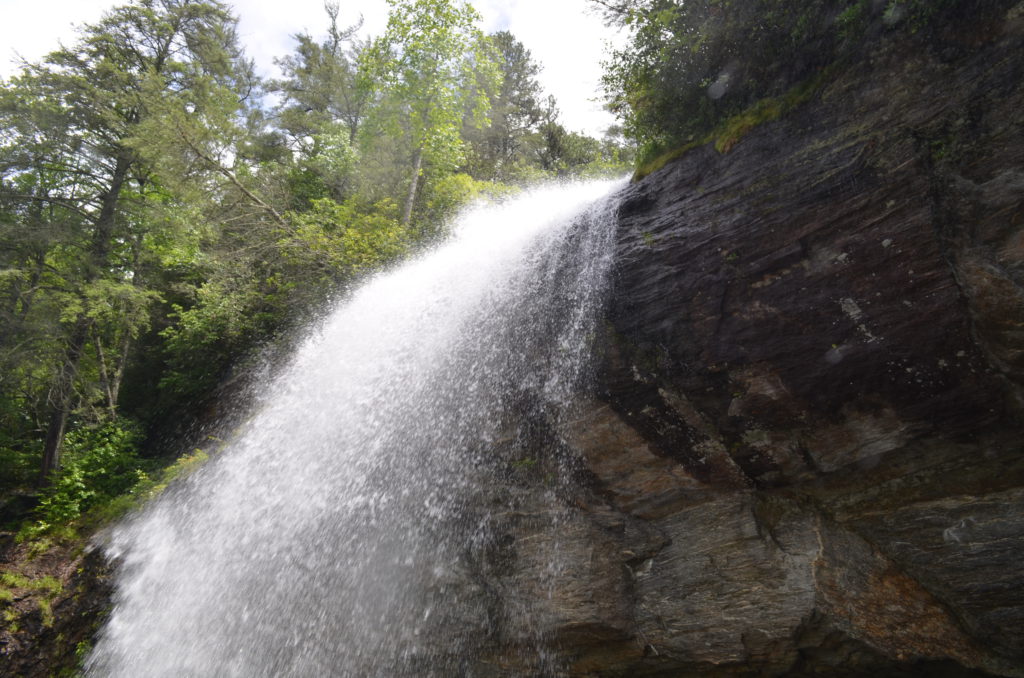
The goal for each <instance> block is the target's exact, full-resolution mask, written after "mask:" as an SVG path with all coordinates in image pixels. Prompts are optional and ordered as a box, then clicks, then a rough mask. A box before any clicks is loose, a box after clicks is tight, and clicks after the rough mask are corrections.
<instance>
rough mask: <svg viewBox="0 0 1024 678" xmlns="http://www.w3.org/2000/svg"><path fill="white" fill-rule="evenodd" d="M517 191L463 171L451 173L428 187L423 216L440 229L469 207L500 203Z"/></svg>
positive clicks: (506, 185) (514, 188)
mask: <svg viewBox="0 0 1024 678" xmlns="http://www.w3.org/2000/svg"><path fill="white" fill-rule="evenodd" d="M517 190H518V189H517V188H516V187H514V186H511V185H509V184H503V183H500V182H496V181H481V180H479V179H474V178H473V177H471V176H469V175H468V174H464V173H461V172H460V173H458V174H450V175H448V176H445V177H442V178H441V179H438V180H437V181H433V182H431V183H429V184H428V185H427V189H426V191H425V195H424V198H425V199H424V203H425V207H424V211H423V216H424V218H425V219H426V220H427V221H428V222H429V223H431V224H437V225H438V227H439V228H440V227H441V226H443V225H444V224H446V223H447V222H449V221H450V220H451V219H452V218H453V217H455V216H456V215H457V214H458V213H459V211H460V210H462V209H463V208H464V207H466V206H467V205H470V204H472V203H474V202H493V201H499V200H501V199H503V198H505V197H507V196H509V195H512V194H513V193H515V192H516V191H517Z"/></svg>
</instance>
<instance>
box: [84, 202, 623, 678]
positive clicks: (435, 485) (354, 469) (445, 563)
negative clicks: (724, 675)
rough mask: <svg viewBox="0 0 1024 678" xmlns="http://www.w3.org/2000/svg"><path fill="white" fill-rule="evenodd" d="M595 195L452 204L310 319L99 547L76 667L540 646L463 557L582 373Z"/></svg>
mask: <svg viewBox="0 0 1024 678" xmlns="http://www.w3.org/2000/svg"><path fill="white" fill-rule="evenodd" d="M613 187H614V185H613V184H612V183H610V182H594V183H581V184H573V185H568V186H562V187H553V188H546V189H540V190H537V191H533V192H531V193H529V194H526V195H524V196H522V197H521V198H518V199H515V200H512V201H509V202H508V203H506V204H504V205H500V206H492V207H486V208H480V209H476V210H473V211H470V212H469V213H467V214H465V215H464V216H463V217H462V218H461V220H460V221H459V223H458V224H457V226H456V228H455V234H454V236H453V238H452V239H451V241H450V242H448V243H447V244H445V245H443V246H441V247H438V248H437V249H435V250H433V251H431V252H428V253H427V254H425V255H423V256H421V257H420V258H418V259H416V260H413V261H411V262H409V263H407V264H406V265H404V266H402V267H401V268H398V269H397V270H394V271H391V272H389V273H386V274H381V275H379V276H378V277H376V278H374V279H372V280H370V281H369V282H368V283H367V284H365V285H364V286H363V287H362V288H361V289H360V290H358V291H357V292H356V293H355V294H354V295H353V296H352V298H351V299H349V300H348V301H346V302H345V303H344V304H342V305H340V306H339V307H338V308H336V309H335V310H334V311H333V312H332V313H331V314H329V315H328V316H327V317H326V318H325V319H324V320H323V321H322V322H321V323H320V324H319V325H318V327H317V328H316V330H315V331H314V332H312V333H311V335H310V336H309V337H308V338H307V339H306V340H305V341H304V342H303V344H302V345H301V347H300V348H299V349H298V351H297V353H296V355H295V356H294V357H293V358H292V360H291V363H290V364H289V365H288V367H287V368H286V369H284V370H282V372H281V374H280V375H279V376H278V377H276V378H275V379H274V380H273V382H272V383H270V384H268V385H266V387H265V390H264V395H263V396H262V397H261V405H260V406H259V407H258V408H257V409H256V411H255V413H254V414H253V415H252V416H251V417H250V418H249V419H248V420H247V423H246V424H245V425H244V426H243V427H242V429H241V430H240V431H239V432H238V434H237V436H236V438H235V439H234V440H233V441H232V442H230V443H229V444H228V445H227V447H226V448H225V449H224V451H222V452H221V453H220V454H218V455H217V457H216V458H215V459H214V460H213V461H211V462H210V463H209V464H207V466H206V467H205V468H203V469H201V470H200V471H199V472H198V473H196V474H194V475H193V476H192V477H190V478H189V479H188V480H187V481H185V482H183V483H181V484H180V485H179V486H178V487H176V488H173V489H172V491H170V492H169V493H168V494H167V495H166V496H164V497H163V498H161V499H160V500H158V501H157V502H155V503H154V504H153V505H152V506H150V507H149V508H148V509H147V510H146V511H145V512H143V513H142V514H141V515H139V516H137V517H136V518H135V519H133V520H131V521H130V522H128V523H127V524H126V525H124V526H122V527H120V528H119V529H118V530H117V531H116V532H115V534H114V535H113V536H112V538H111V542H110V545H109V546H108V549H109V551H110V553H111V555H112V556H113V557H114V558H115V559H116V560H117V562H118V563H119V572H118V576H117V587H116V593H115V606H114V609H113V612H112V614H111V616H110V618H109V620H108V622H107V624H106V626H105V627H104V629H103V630H102V632H101V634H100V639H99V641H98V642H97V645H96V647H95V649H94V651H93V652H92V654H91V655H90V657H89V659H88V661H87V666H86V671H87V674H88V675H90V676H125V677H131V678H137V677H139V676H168V677H169V676H175V677H179V676H239V677H242V676H244V677H246V678H250V677H254V676H430V675H436V676H453V675H474V673H478V671H476V670H474V669H473V668H472V667H473V666H474V663H473V662H474V658H473V655H474V653H479V652H481V651H482V648H484V647H485V646H487V643H488V642H491V639H493V637H494V635H495V632H496V631H495V629H496V627H497V626H501V627H503V628H504V629H505V632H506V635H508V634H509V633H513V634H518V636H517V637H520V638H525V639H526V647H527V651H530V647H529V646H530V642H531V639H533V640H534V641H536V645H537V647H536V648H535V650H536V652H537V653H538V655H540V654H542V649H541V647H540V646H541V645H542V635H543V629H542V628H540V627H539V626H538V624H537V622H536V620H535V619H532V618H531V611H530V604H529V602H528V601H527V602H526V603H516V604H511V603H505V604H503V603H502V602H501V601H500V600H496V595H497V594H496V593H495V592H494V590H493V587H491V586H489V584H488V583H487V581H486V580H485V578H484V577H483V576H482V575H481V572H480V567H479V566H478V563H479V562H480V561H481V559H482V558H484V555H481V554H486V553H487V552H489V551H493V548H494V542H495V539H496V535H495V534H494V533H493V532H494V531H493V529H492V525H493V520H492V517H491V515H490V513H491V512H493V511H495V510H500V509H501V508H502V507H501V506H495V504H500V503H501V500H500V499H496V497H500V496H501V495H500V494H495V493H494V492H493V491H492V490H493V489H494V488H495V487H498V486H501V485H502V483H506V484H507V482H508V478H509V476H510V474H513V475H514V470H515V469H517V468H522V467H525V466H528V465H531V464H533V463H536V460H535V458H534V457H532V456H525V455H527V454H530V455H535V454H537V453H535V452H524V451H523V450H527V449H528V447H529V444H530V443H529V440H528V438H529V437H530V434H529V432H530V431H531V430H534V429H536V426H537V425H540V424H537V422H545V421H548V422H549V421H552V420H556V419H557V418H558V417H559V416H562V415H563V413H564V412H565V411H566V408H567V407H568V406H569V405H570V404H571V403H572V400H573V396H574V394H575V393H577V391H578V389H579V388H580V387H581V385H582V384H583V383H584V382H585V375H586V368H587V362H588V355H589V351H590V344H591V343H592V341H593V337H594V329H595V319H596V316H597V309H598V306H599V304H600V302H601V298H602V290H603V287H604V284H605V282H604V281H605V279H606V273H607V269H608V267H609V260H610V256H611V254H610V252H611V247H610V244H611V239H612V235H613V226H612V219H611V216H610V213H611V211H612V210H613V204H612V201H611V200H610V199H609V198H603V199H602V196H605V195H606V194H608V193H609V191H610V190H611V189H612V188H613ZM531 422H532V423H531ZM517 450H518V451H517ZM517 455H519V456H517ZM510 469H511V470H510ZM558 475H559V473H558V469H557V468H555V469H554V471H553V472H551V473H547V474H546V475H545V477H544V478H543V479H542V480H538V482H540V483H541V484H542V485H544V487H547V488H552V489H550V490H544V491H551V492H555V491H557V489H556V488H557V486H558V484H559V482H560V479H559V478H558V477H557V476H558ZM538 477H539V474H538ZM542 489H543V488H542ZM552 550H553V551H557V548H556V547H553V548H552ZM551 557H552V564H551V567H552V568H557V554H556V553H552V556H551ZM510 628H511V629H512V630H511V632H510V631H509V629H510ZM538 661H540V660H538ZM535 665H538V666H539V665H540V664H537V663H536V662H535Z"/></svg>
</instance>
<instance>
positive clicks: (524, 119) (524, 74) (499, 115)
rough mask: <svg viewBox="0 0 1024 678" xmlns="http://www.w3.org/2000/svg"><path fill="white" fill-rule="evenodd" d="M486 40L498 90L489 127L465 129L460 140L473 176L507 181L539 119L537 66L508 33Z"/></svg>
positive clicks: (503, 32) (491, 36) (538, 68)
mask: <svg viewBox="0 0 1024 678" xmlns="http://www.w3.org/2000/svg"><path fill="white" fill-rule="evenodd" d="M488 39H489V40H490V42H491V44H492V45H493V47H494V50H495V52H496V54H497V56H498V66H499V68H500V69H501V75H502V78H501V88H500V90H498V92H497V94H496V95H495V96H494V97H493V99H492V101H491V113H490V120H491V122H490V124H489V125H488V126H487V127H485V128H483V129H482V130H476V129H475V128H473V127H472V126H467V128H466V130H465V131H464V132H463V136H465V137H466V138H467V139H469V140H470V142H471V144H472V146H473V152H474V156H475V157H474V158H473V163H472V164H471V165H470V167H471V169H472V170H473V174H475V175H477V176H478V177H480V178H499V179H503V180H507V179H509V178H511V177H512V175H513V173H514V169H515V167H516V165H517V164H518V163H519V162H521V161H522V160H524V145H525V142H526V140H527V138H528V137H529V135H530V133H531V132H533V131H535V130H536V128H537V125H538V124H539V123H540V122H541V119H542V117H543V111H542V109H541V90H540V86H539V85H538V84H537V75H538V74H539V73H540V65H539V64H537V63H536V62H535V61H534V60H533V58H532V57H531V55H530V50H528V49H526V48H525V47H524V46H523V44H522V43H521V42H519V41H518V40H516V38H515V36H513V35H512V34H511V33H509V32H508V31H500V32H498V33H494V34H492V35H490V36H488Z"/></svg>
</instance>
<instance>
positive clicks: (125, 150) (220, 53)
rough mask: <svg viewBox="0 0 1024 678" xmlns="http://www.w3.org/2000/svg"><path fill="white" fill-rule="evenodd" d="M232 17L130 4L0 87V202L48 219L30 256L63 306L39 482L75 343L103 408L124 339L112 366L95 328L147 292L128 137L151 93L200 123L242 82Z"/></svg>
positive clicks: (186, 3)
mask: <svg viewBox="0 0 1024 678" xmlns="http://www.w3.org/2000/svg"><path fill="white" fill-rule="evenodd" d="M234 26H235V19H234V18H233V17H232V16H231V14H230V13H229V12H228V10H227V8H226V6H225V5H224V4H222V3H220V2H218V1H217V0H137V1H136V2H133V3H132V4H128V5H125V6H122V7H118V8H115V9H113V10H111V11H110V12H109V13H107V14H106V15H105V16H104V17H103V18H102V19H101V20H100V21H99V22H98V23H96V24H94V25H87V26H85V27H84V28H83V29H82V37H81V38H80V39H79V41H78V42H77V43H76V44H75V45H73V46H72V47H67V48H62V49H60V50H58V51H56V52H53V53H51V54H50V55H48V56H47V57H46V59H45V61H44V62H43V63H40V64H35V65H28V66H26V67H25V68H24V70H23V72H22V73H21V74H20V75H19V76H17V77H15V78H13V79H12V80H11V82H10V83H8V86H7V87H6V88H5V89H4V90H3V93H2V94H0V139H3V141H4V147H3V149H2V161H3V164H2V171H3V184H2V196H0V197H2V199H3V201H4V204H5V206H6V207H7V209H8V210H9V214H12V215H13V219H14V220H15V221H16V222H18V223H19V224H22V225H24V226H28V225H29V224H31V223H33V221H37V220H38V219H40V218H47V220H48V222H47V223H48V224H49V226H50V227H52V229H54V235H53V237H52V238H50V239H48V240H47V242H46V244H45V245H42V247H43V248H45V250H46V254H45V255H44V256H43V257H42V261H43V262H44V267H43V269H44V272H45V273H47V274H49V275H52V276H53V277H55V278H56V279H59V284H56V285H55V287H54V289H53V294H52V295H51V296H52V297H53V299H54V300H57V301H59V302H60V305H61V306H62V307H63V309H62V313H61V315H60V320H61V323H60V328H59V329H60V333H59V335H58V337H57V338H56V339H57V341H56V343H58V344H60V346H61V348H60V349H59V350H58V351H56V354H57V355H56V357H53V358H52V365H51V367H50V374H51V376H50V387H49V389H48V395H47V410H48V413H47V414H46V416H45V419H46V422H45V428H46V434H45V440H44V445H43V461H42V474H43V476H44V477H46V476H48V475H49V474H50V473H51V472H52V471H53V470H55V469H56V468H58V467H59V465H60V449H61V442H62V440H63V437H64V432H65V428H66V426H67V422H68V417H69V415H70V413H71V410H72V408H73V405H74V401H75V388H76V379H79V378H80V377H81V376H82V375H81V374H79V372H80V367H82V366H83V365H84V364H85V362H84V361H85V359H86V355H87V349H89V348H90V347H91V348H92V349H93V350H92V351H91V353H92V354H95V360H96V364H95V373H96V375H97V376H96V379H95V380H94V381H99V382H102V388H101V389H100V390H101V391H103V392H104V393H105V396H106V398H105V399H106V400H107V403H106V405H107V408H108V409H109V410H110V411H111V412H113V411H114V410H115V407H116V391H117V384H118V383H119V381H118V380H119V375H120V374H121V373H123V367H124V361H125V360H126V359H127V348H125V347H124V337H123V336H122V337H121V340H120V341H115V342H114V343H115V344H116V345H117V346H118V347H119V348H118V349H117V350H116V352H117V353H119V355H117V356H116V360H117V362H118V367H117V368H116V369H111V367H112V364H111V363H110V360H111V359H113V358H115V356H113V355H111V354H112V353H113V351H112V348H113V345H112V343H111V341H112V340H115V339H116V336H115V335H116V333H113V334H112V333H111V332H110V331H108V330H109V328H110V327H112V326H115V325H117V326H119V327H121V328H122V330H123V331H125V332H127V336H128V337H129V338H130V337H131V336H132V335H133V334H136V333H137V332H138V331H139V328H140V327H141V325H142V324H143V323H144V322H145V318H146V309H147V307H148V305H149V304H150V303H151V302H152V301H153V299H154V297H155V292H154V291H153V290H147V289H146V287H145V281H144V272H143V270H142V269H141V265H142V259H143V258H144V251H143V250H144V249H145V247H146V246H147V239H148V237H149V233H148V228H149V227H150V226H151V223H150V222H149V221H147V218H146V214H145V203H146V200H147V198H148V196H149V195H151V194H152V193H153V192H154V191H155V190H156V189H157V187H158V183H157V180H156V178H155V177H154V176H153V173H152V167H151V166H150V164H149V163H147V162H146V160H145V159H144V157H143V156H142V155H141V154H140V153H139V152H138V149H136V148H135V147H134V146H133V140H135V139H136V138H137V133H138V130H139V126H140V125H141V124H143V123H145V122H146V121H147V120H148V119H150V117H151V116H153V115H155V114H156V111H158V110H160V107H161V100H162V99H163V98H164V97H183V96H187V97H188V98H190V99H191V100H192V101H193V102H194V103H195V104H196V106H197V107H198V108H197V111H198V115H197V119H198V120H202V119H203V116H202V112H203V111H204V110H206V109H207V108H208V107H207V105H206V104H207V103H208V102H207V98H206V97H205V96H204V93H205V92H209V91H211V90H212V89H216V88H217V87H219V88H222V89H223V88H227V89H229V90H232V91H238V90H241V89H242V88H243V87H244V86H245V82H244V81H245V79H246V77H247V75H248V72H247V70H246V69H245V68H244V67H241V66H240V65H241V64H242V62H241V60H240V52H239V49H238V47H237V44H236V39H235V33H234ZM214 86H216V87H214ZM237 96H238V95H237V94H236V99H237ZM209 108H212V106H210V107H209ZM29 251H30V248H29V249H26V250H25V252H29ZM36 257H37V258H36V260H37V261H38V260H39V250H38V249H37V251H36ZM27 260H31V257H28V259H27ZM25 275H27V276H28V277H27V279H23V281H22V286H21V288H20V289H22V290H26V291H27V290H28V289H29V287H31V284H30V285H29V286H28V287H26V286H25V284H24V283H26V282H27V283H31V281H32V279H33V275H34V274H33V273H32V269H31V268H29V269H28V271H27V273H26V274H25ZM18 297H19V299H18V302H17V304H18V308H19V309H20V312H22V313H25V309H26V304H29V307H31V305H32V303H33V301H34V300H33V299H32V298H30V297H28V296H26V292H25V291H23V292H19V293H18Z"/></svg>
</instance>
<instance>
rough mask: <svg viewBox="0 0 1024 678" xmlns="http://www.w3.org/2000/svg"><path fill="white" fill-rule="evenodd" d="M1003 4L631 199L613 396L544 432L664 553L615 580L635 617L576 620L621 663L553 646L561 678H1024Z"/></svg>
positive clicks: (613, 334)
mask: <svg viewBox="0 0 1024 678" xmlns="http://www.w3.org/2000/svg"><path fill="white" fill-rule="evenodd" d="M1009 5H1010V3H1006V6H1007V7H1008V11H1007V12H1006V13H1005V16H1003V18H1002V19H1001V20H999V21H995V22H991V21H989V20H987V19H986V20H985V22H979V24H978V25H965V26H960V27H956V30H952V29H951V30H949V31H948V32H947V33H946V34H942V35H941V36H940V37H939V39H937V40H936V41H933V42H932V43H930V44H929V45H928V47H927V48H923V47H922V44H923V43H921V42H914V41H913V40H912V39H911V40H910V41H909V42H908V41H907V39H896V38H892V39H886V40H883V41H881V42H880V43H878V45H877V49H875V50H874V51H873V52H872V53H871V54H870V55H868V56H867V58H865V59H864V60H863V61H862V62H859V63H856V64H854V65H852V66H850V67H849V68H847V69H846V70H843V71H841V72H840V73H839V75H838V76H837V77H836V78H835V79H834V81H832V82H830V83H829V84H828V85H827V86H825V87H824V88H823V89H822V90H821V91H820V92H819V93H818V94H817V96H816V97H815V99H814V100H813V101H811V102H809V103H807V104H805V105H803V106H802V107H800V108H798V109H797V110H795V111H794V112H793V113H791V114H790V115H789V116H787V117H785V118H783V119H781V120H778V121H774V122H770V123H765V124H764V125H762V126H761V127H759V128H756V129H754V130H753V131H751V132H750V133H749V134H748V135H747V136H745V137H744V138H742V139H741V140H740V141H739V143H737V144H736V145H735V146H734V147H733V148H732V149H731V151H730V152H729V153H727V154H725V155H722V154H720V153H718V152H717V151H716V150H715V149H714V148H713V147H712V146H711V145H710V144H709V145H708V146H705V147H702V148H698V149H695V150H693V151H691V152H689V153H688V154H687V155H685V156H683V157H682V158H681V159H679V160H678V161H675V162H673V163H672V164H670V165H668V166H666V167H665V168H664V169H662V170H660V171H659V172H656V173H655V174H653V175H651V176H649V177H647V178H645V179H643V180H642V181H640V182H639V183H637V184H635V185H634V186H632V187H631V189H630V190H629V191H628V192H627V193H626V194H625V197H624V200H623V202H622V206H621V209H620V217H619V219H620V231H619V238H618V245H617V247H618V252H617V264H616V269H615V283H614V285H615V288H614V292H613V295H612V299H611V302H610V307H609V315H608V318H609V329H608V332H607V337H606V347H605V351H604V365H603V367H602V369H601V382H602V388H601V400H602V401H603V402H594V403H591V404H589V405H588V406H586V407H584V408H583V412H582V413H581V414H580V415H579V416H578V417H577V418H576V419H575V420H574V421H572V422H568V423H564V424H562V426H561V432H562V436H563V439H564V441H565V443H566V444H567V445H569V447H570V448H572V449H573V450H574V452H575V453H576V454H577V455H579V457H580V458H581V459H582V460H583V463H584V465H585V466H586V469H587V470H588V471H589V472H590V474H591V476H592V488H593V491H594V492H595V496H596V497H600V501H604V502H607V505H608V506H609V507H611V508H613V509H614V510H615V511H618V512H620V513H621V514H623V515H624V516H626V517H629V518H630V519H634V520H640V521H642V523H644V524H646V525H647V526H648V527H649V528H651V529H653V530H655V531H656V533H657V534H659V535H661V536H662V538H663V539H664V542H665V546H664V547H662V548H660V549H659V550H657V551H656V552H654V553H651V554H650V555H649V557H645V558H640V559H636V560H633V561H631V562H630V563H628V564H627V565H626V567H628V570H629V573H630V580H629V582H628V586H627V585H625V584H623V583H621V582H620V583H617V584H616V585H615V586H614V587H611V590H613V591H614V593H612V594H611V595H612V596H613V597H614V598H615V600H617V601H621V599H622V598H623V596H625V595H627V594H628V596H629V599H630V601H631V606H629V607H628V609H622V606H621V602H618V603H617V604H616V605H617V607H614V610H615V612H614V614H613V615H612V617H611V618H607V619H605V621H601V619H600V618H599V617H596V616H593V617H592V618H593V619H594V623H596V624H599V625H602V626H603V628H604V629H605V631H606V632H607V633H609V634H610V633H611V631H612V630H614V632H615V634H618V635H619V636H620V637H626V638H629V639H631V640H632V643H633V648H634V652H633V653H632V654H630V653H627V652H619V653H618V654H614V653H610V652H607V651H606V652H605V653H604V654H601V653H595V652H594V651H593V650H587V649H577V651H576V653H575V654H572V650H571V649H569V648H564V652H565V653H566V655H567V656H570V657H571V658H572V659H573V661H575V663H572V662H568V663H566V664H565V667H566V668H565V669H564V670H565V672H566V673H568V674H570V675H602V676H603V675H608V676H611V675H622V676H626V675H630V676H631V675H929V676H931V675H950V676H952V675H957V676H967V675H1007V676H1020V675H1024V567H1022V566H1021V564H1022V563H1024V454H1022V452H1024V430H1022V426H1021V423H1022V412H1024V409H1022V403H1024V397H1022V396H1024V235H1022V234H1024V87H1022V83H1024V57H1022V55H1024V21H1022V17H1024V10H1022V8H1021V6H1020V5H1018V6H1017V7H1009ZM901 40H902V41H901ZM603 510H607V509H603ZM591 543H593V544H594V545H595V548H598V549H599V551H598V553H600V549H601V548H604V549H612V548H615V549H622V548H625V549H626V550H627V551H631V550H633V549H631V548H630V546H629V544H628V543H625V544H623V543H615V544H614V545H611V544H606V545H605V546H603V547H598V546H597V545H598V544H599V543H600V540H597V541H592V542H591ZM606 556H607V554H603V555H601V556H600V557H606ZM600 557H599V556H592V557H591V562H596V560H595V559H597V560H599V559H600ZM582 581H589V580H588V579H587V578H586V577H583V578H582ZM589 583H590V584H593V585H594V586H597V585H603V584H599V582H597V581H589ZM572 590H573V589H571V588H570V587H566V593H565V596H566V599H564V600H562V601H561V602H562V603H563V604H565V605H568V606H569V607H572V606H573V605H574V603H572V599H573V598H578V597H579V596H578V594H576V593H572V592H571V591H572ZM556 595H557V593H556ZM585 607H586V606H585V605H582V604H581V605H580V606H578V607H577V608H576V609H577V611H579V610H582V609H585ZM567 616H568V617H572V614H568V615H567ZM552 624H553V626H552V628H553V629H554V630H553V631H552V633H553V634H556V635H557V633H558V629H559V628H563V627H564V626H565V625H564V624H563V625H562V626H561V627H560V626H559V623H558V622H552ZM592 630H593V631H594V632H595V633H597V632H598V629H596V628H594V629H592ZM609 637H610V636H609ZM626 645H628V643H625V644H623V643H622V641H619V646H620V647H625V646H626ZM588 657H591V659H592V660H588V659H587V658H588ZM567 661H568V660H567Z"/></svg>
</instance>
